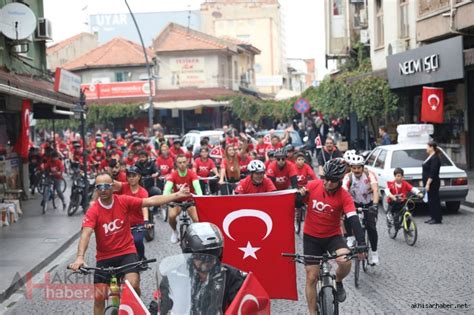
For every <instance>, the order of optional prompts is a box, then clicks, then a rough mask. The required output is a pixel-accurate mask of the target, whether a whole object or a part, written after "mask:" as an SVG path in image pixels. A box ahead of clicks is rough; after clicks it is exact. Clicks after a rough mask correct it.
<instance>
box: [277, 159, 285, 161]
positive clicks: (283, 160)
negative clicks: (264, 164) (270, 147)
mask: <svg viewBox="0 0 474 315" xmlns="http://www.w3.org/2000/svg"><path fill="white" fill-rule="evenodd" d="M285 160H286V158H277V161H285Z"/></svg>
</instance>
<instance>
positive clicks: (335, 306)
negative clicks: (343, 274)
mask: <svg viewBox="0 0 474 315" xmlns="http://www.w3.org/2000/svg"><path fill="white" fill-rule="evenodd" d="M366 251H367V247H366V246H359V247H356V248H353V249H352V251H351V253H349V254H342V255H335V254H329V253H324V254H323V255H322V256H312V255H300V254H297V253H296V254H291V253H282V256H283V257H291V258H293V260H294V261H295V262H297V263H300V264H303V265H306V263H307V262H316V261H319V263H320V268H319V277H318V282H317V284H316V295H317V296H318V299H317V300H318V306H317V313H318V314H322V315H329V314H331V315H333V314H339V302H338V301H337V298H336V294H337V291H336V283H335V282H336V276H335V275H334V274H332V273H331V269H332V266H331V264H330V263H329V261H330V260H334V259H336V258H338V257H342V256H346V258H347V259H348V260H350V259H353V258H354V257H357V255H358V254H359V253H364V252H366Z"/></svg>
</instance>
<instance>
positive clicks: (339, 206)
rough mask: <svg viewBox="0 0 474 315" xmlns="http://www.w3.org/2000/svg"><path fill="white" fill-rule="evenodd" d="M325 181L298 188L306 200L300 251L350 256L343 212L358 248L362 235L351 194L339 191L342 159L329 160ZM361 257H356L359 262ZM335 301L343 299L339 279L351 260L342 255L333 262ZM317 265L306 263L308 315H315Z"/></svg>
mask: <svg viewBox="0 0 474 315" xmlns="http://www.w3.org/2000/svg"><path fill="white" fill-rule="evenodd" d="M323 171H324V179H323V180H321V179H316V180H313V181H311V182H309V183H308V185H306V187H303V188H301V189H300V194H301V195H302V196H304V197H305V199H306V201H307V208H308V212H307V215H306V220H305V224H304V235H303V250H304V254H305V255H314V256H321V255H322V254H323V253H326V252H327V251H329V252H336V254H337V255H344V254H349V253H350V250H349V248H348V247H347V244H346V242H345V240H344V238H343V236H342V232H341V217H342V215H343V214H344V213H345V214H346V216H347V218H348V220H350V222H351V225H352V228H353V229H354V232H355V235H356V238H357V242H358V245H360V246H364V245H365V244H364V233H363V230H362V227H361V226H360V222H359V218H358V216H357V212H356V210H355V206H354V201H353V200H352V197H351V195H350V194H349V193H348V192H347V191H345V190H344V189H342V187H341V186H342V178H343V176H344V174H345V172H346V164H345V162H344V160H343V159H333V160H330V161H328V162H327V163H326V164H325V165H324V168H323ZM363 257H364V255H363V254H359V259H362V258H363ZM336 262H337V265H338V267H337V269H336V290H337V293H336V298H337V300H338V301H339V302H344V301H345V299H346V291H345V289H344V286H343V284H342V280H343V279H344V278H345V277H346V276H347V275H348V274H349V272H350V270H351V261H350V260H347V259H346V257H345V256H341V257H338V258H337V259H336ZM318 264H319V262H315V261H307V262H306V290H305V293H306V301H307V303H308V308H309V313H310V314H315V313H316V305H317V300H316V299H317V295H316V282H317V280H318V275H319V266H318Z"/></svg>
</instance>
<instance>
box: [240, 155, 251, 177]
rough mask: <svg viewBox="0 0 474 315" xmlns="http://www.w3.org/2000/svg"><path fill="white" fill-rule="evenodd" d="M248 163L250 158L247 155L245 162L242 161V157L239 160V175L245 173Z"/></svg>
mask: <svg viewBox="0 0 474 315" xmlns="http://www.w3.org/2000/svg"><path fill="white" fill-rule="evenodd" d="M250 161H252V158H251V157H250V156H249V155H247V158H246V159H245V160H243V159H242V157H240V158H239V166H240V173H245V172H247V166H248V165H249V163H250Z"/></svg>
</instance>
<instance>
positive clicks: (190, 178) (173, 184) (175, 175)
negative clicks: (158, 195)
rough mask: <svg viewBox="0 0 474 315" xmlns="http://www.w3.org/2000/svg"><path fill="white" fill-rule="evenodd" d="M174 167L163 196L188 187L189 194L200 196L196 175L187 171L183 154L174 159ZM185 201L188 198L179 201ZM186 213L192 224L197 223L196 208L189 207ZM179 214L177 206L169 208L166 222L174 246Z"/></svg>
mask: <svg viewBox="0 0 474 315" xmlns="http://www.w3.org/2000/svg"><path fill="white" fill-rule="evenodd" d="M176 166H177V169H176V170H174V171H173V172H172V173H171V175H169V176H168V177H167V179H166V183H165V190H164V192H163V195H169V194H171V191H172V190H173V191H175V192H176V191H178V190H180V189H181V188H182V187H188V188H189V189H190V190H191V193H195V194H196V195H198V196H202V190H201V185H200V184H199V179H198V177H197V175H196V173H194V172H193V171H192V170H190V169H188V160H187V158H186V156H184V154H180V155H178V156H177V157H176ZM187 199H190V198H183V199H182V200H179V201H185V200H187ZM188 212H189V216H190V217H191V219H192V220H193V222H198V216H197V211H196V207H194V206H192V207H189V208H188ZM180 213H181V208H180V207H179V206H175V207H173V208H169V212H168V220H169V224H170V226H171V229H172V232H171V238H170V241H171V243H173V244H176V243H177V242H178V232H177V231H176V225H177V223H176V217H177V216H178V214H180Z"/></svg>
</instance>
